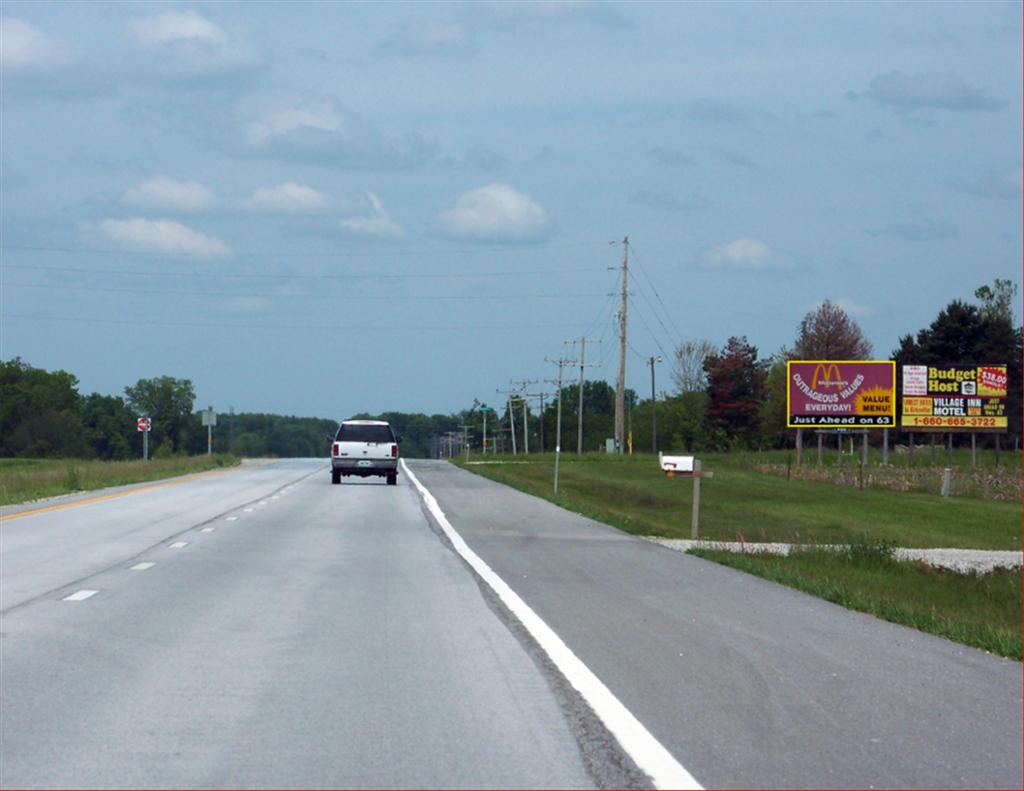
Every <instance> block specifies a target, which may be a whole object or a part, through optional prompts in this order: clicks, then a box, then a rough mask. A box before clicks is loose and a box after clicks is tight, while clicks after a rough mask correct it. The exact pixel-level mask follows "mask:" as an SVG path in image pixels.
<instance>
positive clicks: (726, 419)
mask: <svg viewBox="0 0 1024 791" xmlns="http://www.w3.org/2000/svg"><path fill="white" fill-rule="evenodd" d="M704 369H705V370H706V371H707V375H708V386H707V394H708V411H707V416H708V422H709V424H710V425H711V428H712V430H713V432H714V435H713V441H714V442H715V444H716V445H718V446H720V447H730V446H732V445H734V444H736V443H740V444H743V445H750V444H752V443H753V442H754V441H755V440H756V439H757V437H758V433H759V429H760V411H761V404H762V403H763V401H764V392H765V365H764V362H763V361H759V360H758V359H757V347H756V346H751V345H750V344H749V343H748V342H747V339H746V337H735V336H734V337H732V338H729V341H728V342H727V343H726V345H725V348H724V349H722V351H721V352H720V353H719V354H714V355H711V356H709V357H708V358H707V359H706V360H705V361H704Z"/></svg>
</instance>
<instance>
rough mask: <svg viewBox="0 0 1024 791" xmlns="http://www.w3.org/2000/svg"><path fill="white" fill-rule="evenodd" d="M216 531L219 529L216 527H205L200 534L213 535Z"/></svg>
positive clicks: (200, 530)
mask: <svg viewBox="0 0 1024 791" xmlns="http://www.w3.org/2000/svg"><path fill="white" fill-rule="evenodd" d="M216 529H217V528H215V527H203V528H200V529H199V532H200V533H212V532H213V531H214V530H216Z"/></svg>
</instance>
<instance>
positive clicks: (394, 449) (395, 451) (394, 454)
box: [391, 445, 398, 459]
mask: <svg viewBox="0 0 1024 791" xmlns="http://www.w3.org/2000/svg"><path fill="white" fill-rule="evenodd" d="M391 458H392V459H397V458H398V446H397V445H392V446H391Z"/></svg>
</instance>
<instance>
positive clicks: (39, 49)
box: [0, 16, 71, 71]
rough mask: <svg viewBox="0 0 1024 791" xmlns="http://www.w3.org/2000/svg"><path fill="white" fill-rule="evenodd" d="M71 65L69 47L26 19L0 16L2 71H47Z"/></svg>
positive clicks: (0, 61) (0, 66)
mask: <svg viewBox="0 0 1024 791" xmlns="http://www.w3.org/2000/svg"><path fill="white" fill-rule="evenodd" d="M70 62H71V55H70V53H69V52H68V50H67V47H66V45H64V44H63V43H62V42H60V41H58V40H57V39H55V38H53V37H52V36H48V35H46V34H45V33H43V32H42V31H41V30H39V28H37V27H35V26H34V25H32V24H30V23H28V22H25V21H24V20H22V19H16V18H15V17H10V16H5V17H0V68H3V69H4V70H5V71H6V70H8V69H9V70H12V71H32V70H46V69H50V68H53V67H59V66H65V65H67V64H68V63H70Z"/></svg>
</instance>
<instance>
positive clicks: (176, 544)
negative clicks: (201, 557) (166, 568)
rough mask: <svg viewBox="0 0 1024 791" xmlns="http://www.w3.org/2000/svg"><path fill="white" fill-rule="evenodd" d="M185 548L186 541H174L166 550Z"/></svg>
mask: <svg viewBox="0 0 1024 791" xmlns="http://www.w3.org/2000/svg"><path fill="white" fill-rule="evenodd" d="M187 546H188V541H175V542H174V543H173V544H170V545H169V546H168V547H167V548H168V549H184V548H185V547H187Z"/></svg>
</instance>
